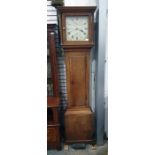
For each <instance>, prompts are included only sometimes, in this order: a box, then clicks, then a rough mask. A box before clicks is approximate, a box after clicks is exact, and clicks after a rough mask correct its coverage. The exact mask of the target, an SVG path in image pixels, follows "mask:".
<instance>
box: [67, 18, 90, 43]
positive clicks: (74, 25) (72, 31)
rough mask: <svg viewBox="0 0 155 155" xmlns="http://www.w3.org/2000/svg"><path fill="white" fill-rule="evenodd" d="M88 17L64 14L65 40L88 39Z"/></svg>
mask: <svg viewBox="0 0 155 155" xmlns="http://www.w3.org/2000/svg"><path fill="white" fill-rule="evenodd" d="M88 18H89V17H88V16H66V40H67V41H89V32H88V30H89V28H88V23H89V19H88Z"/></svg>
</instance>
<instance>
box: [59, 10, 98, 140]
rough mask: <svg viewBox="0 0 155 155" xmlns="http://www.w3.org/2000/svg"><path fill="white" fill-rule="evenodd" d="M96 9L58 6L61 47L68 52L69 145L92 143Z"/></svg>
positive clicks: (66, 133)
mask: <svg viewBox="0 0 155 155" xmlns="http://www.w3.org/2000/svg"><path fill="white" fill-rule="evenodd" d="M95 8H96V7H59V8H58V11H59V15H60V20H61V22H60V23H61V24H60V32H61V45H62V47H63V49H64V53H65V64H66V79H67V99H68V105H67V110H66V112H65V137H66V143H92V142H93V139H92V136H93V131H94V130H93V113H92V111H91V109H90V106H89V83H90V80H89V79H90V51H91V47H92V46H93V44H94V43H93V27H94V26H93V25H94V24H93V14H94V11H95Z"/></svg>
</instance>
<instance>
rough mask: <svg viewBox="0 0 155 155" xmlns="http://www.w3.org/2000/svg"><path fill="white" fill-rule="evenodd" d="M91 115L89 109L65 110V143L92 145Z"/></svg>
mask: <svg viewBox="0 0 155 155" xmlns="http://www.w3.org/2000/svg"><path fill="white" fill-rule="evenodd" d="M92 122H93V114H92V112H91V110H90V109H89V108H80V109H67V111H66V113H65V133H66V143H69V144H73V143H92V142H93V139H92V136H93V130H92V129H93V124H92Z"/></svg>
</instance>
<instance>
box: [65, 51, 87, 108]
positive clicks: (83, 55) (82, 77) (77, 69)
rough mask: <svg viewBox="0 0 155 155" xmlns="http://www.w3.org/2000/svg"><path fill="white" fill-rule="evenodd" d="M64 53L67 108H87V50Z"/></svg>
mask: <svg viewBox="0 0 155 155" xmlns="http://www.w3.org/2000/svg"><path fill="white" fill-rule="evenodd" d="M80 51H81V52H79V50H71V51H70V50H68V51H66V52H65V61H66V70H67V90H68V108H73V107H74V108H79V107H87V106H88V95H89V52H88V51H87V50H80Z"/></svg>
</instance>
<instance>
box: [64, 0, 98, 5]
mask: <svg viewBox="0 0 155 155" xmlns="http://www.w3.org/2000/svg"><path fill="white" fill-rule="evenodd" d="M64 4H65V6H96V5H97V0H80V1H78V0H64Z"/></svg>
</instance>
